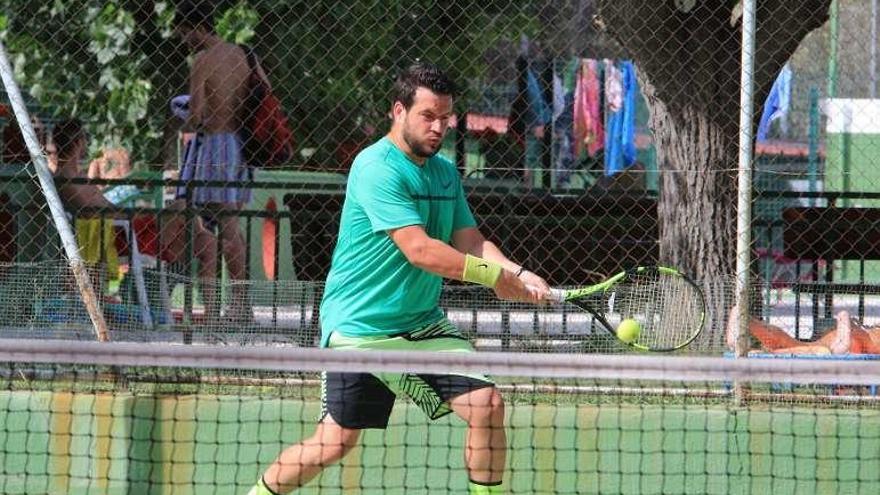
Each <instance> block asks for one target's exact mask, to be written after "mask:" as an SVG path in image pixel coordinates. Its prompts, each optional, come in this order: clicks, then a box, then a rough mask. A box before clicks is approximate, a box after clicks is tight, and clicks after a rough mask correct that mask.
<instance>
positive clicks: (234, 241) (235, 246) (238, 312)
mask: <svg viewBox="0 0 880 495" xmlns="http://www.w3.org/2000/svg"><path fill="white" fill-rule="evenodd" d="M213 206H214V208H215V209H218V210H219V209H225V210H226V211H225V213H228V212H229V211H230V210H232V211H235V212H237V211H239V210H241V207H242V205H241V204H239V203H230V204H225V205H213ZM217 225H218V227H219V241H220V243H221V250H222V254H223V257H224V258H225V259H226V269H227V270H228V272H229V278H230V279H231V280H232V282H233V285H232V303H231V307H230V315H231V316H232V317H233V318H234V319H237V320H243V321H250V320H251V319H252V318H253V313H252V310H251V305H250V297H249V291H248V287H247V285H246V283H235V282H244V281H245V272H246V271H247V270H246V267H245V258H246V256H245V254H246V253H245V250H246V249H247V246H245V243H244V236H242V234H241V226H240V224H239V219H238V216H237V215H234V216H227V215H218V216H217Z"/></svg>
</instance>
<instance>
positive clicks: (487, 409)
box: [449, 387, 507, 493]
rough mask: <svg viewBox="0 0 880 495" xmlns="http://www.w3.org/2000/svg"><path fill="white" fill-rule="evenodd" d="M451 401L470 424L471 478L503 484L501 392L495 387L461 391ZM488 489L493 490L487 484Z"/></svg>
mask: <svg viewBox="0 0 880 495" xmlns="http://www.w3.org/2000/svg"><path fill="white" fill-rule="evenodd" d="M449 404H450V406H451V407H452V410H453V411H454V412H455V413H456V414H457V415H458V416H459V417H461V419H463V420H464V421H465V422H466V423H467V425H468V431H467V440H466V446H465V455H464V459H465V465H466V466H467V469H468V476H469V477H470V480H471V482H475V483H476V484H478V485H482V486H487V487H488V486H498V485H500V484H501V482H502V480H503V476H504V468H505V465H506V463H507V435H506V432H505V430H504V400H503V399H502V398H501V394H500V393H499V392H498V390H497V389H496V388H495V387H485V388H480V389H477V390H474V391H472V392H468V393H465V394H462V395H459V396H458V397H455V398H454V399H452V400H451V401H450V402H449ZM486 493H491V492H490V491H488V488H487V491H486Z"/></svg>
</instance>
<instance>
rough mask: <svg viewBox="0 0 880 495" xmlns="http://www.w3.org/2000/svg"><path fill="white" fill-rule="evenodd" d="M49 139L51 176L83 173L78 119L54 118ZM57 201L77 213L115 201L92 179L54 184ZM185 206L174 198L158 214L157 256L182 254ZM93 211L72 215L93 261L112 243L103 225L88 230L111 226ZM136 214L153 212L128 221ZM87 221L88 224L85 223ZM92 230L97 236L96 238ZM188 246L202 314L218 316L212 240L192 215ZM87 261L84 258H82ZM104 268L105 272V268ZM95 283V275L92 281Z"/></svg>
mask: <svg viewBox="0 0 880 495" xmlns="http://www.w3.org/2000/svg"><path fill="white" fill-rule="evenodd" d="M52 134H53V141H54V143H55V147H56V149H57V154H58V171H57V173H56V176H57V177H62V178H67V179H74V178H84V177H86V173H85V171H84V170H83V168H82V163H83V159H84V157H85V155H86V150H87V149H88V138H87V136H86V133H85V130H84V128H83V125H82V122H81V121H79V120H78V119H68V120H64V121H61V122H59V123H58V124H57V125H56V126H55V128H54V130H53V133H52ZM58 193H59V195H60V196H61V200H62V201H63V202H64V205H65V207H66V208H67V209H68V211H72V212H77V210H79V209H82V208H117V207H118V205H115V204H114V203H112V202H110V201H109V200H108V199H107V198H106V197H105V196H104V193H103V191H102V190H101V189H100V188H98V187H97V186H96V185H94V184H61V185H60V187H59V188H58ZM184 206H185V205H184V204H183V202H182V201H179V200H178V201H175V202H174V203H172V204H170V205H168V206H166V210H168V211H167V213H163V214H162V222H161V226H162V231H161V235H160V238H161V241H162V242H161V246H160V248H159V251H160V253H161V255H162V257H163V259H167V260H168V261H171V262H173V261H178V260H184V259H186V231H185V229H186V228H187V221H186V218H185V217H184V215H183V214H182V213H181V210H182V209H183V207H184ZM104 215H105V216H109V217H111V218H112V217H119V218H128V217H126V216H125V215H123V214H121V213H120V214H116V215H113V214H109V215H108V214H104ZM99 216H100V215H99V214H97V213H92V214H91V215H89V214H88V213H86V214H84V215H79V214H77V221H78V222H79V221H82V222H83V226H82V227H78V228H77V237H78V243H79V244H80V250H81V251H82V252H83V257H84V258H89V259H90V260H91V261H93V262H97V261H99V260H100V258H101V257H108V255H109V256H110V257H113V256H115V248H112V246H113V245H114V243H113V236H112V231H111V235H109V236H108V235H107V234H106V233H105V232H104V230H105V229H100V227H99V229H98V232H99V233H98V234H95V233H94V230H95V229H94V227H93V226H94V225H106V226H108V227H110V228H112V222H110V221H107V219H106V218H105V219H104V221H102V219H101V218H96V217H99ZM140 218H144V219H145V220H147V221H152V222H153V223H154V224H155V225H158V224H159V223H158V222H156V219H155V216H154V215H135V217H134V218H132V219H131V220H132V222H133V223H134V222H137V221H138V220H139V219H140ZM86 222H91V223H88V224H87V223H86ZM98 235H100V236H103V238H102V237H97V236H98ZM193 240H194V251H195V256H196V259H198V261H199V281H200V284H199V286H200V289H201V292H202V299H203V300H204V301H205V310H206V316H207V317H208V319H209V321H210V320H216V319H217V318H218V317H219V306H218V303H217V297H216V290H215V286H216V274H215V269H216V264H217V239H216V237H215V236H214V235H213V234H212V233H211V232H209V231H208V230H207V229H206V228H205V227H204V225H203V224H202V222H201V219H199V218H196V219H195V223H194V236H193ZM100 246H104V247H105V250H110V251H107V252H105V253H101V250H100ZM87 261H88V260H87ZM108 271H110V270H109V269H108ZM97 282H99V283H100V280H97Z"/></svg>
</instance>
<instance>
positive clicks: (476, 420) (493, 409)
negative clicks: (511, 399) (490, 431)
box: [459, 387, 504, 427]
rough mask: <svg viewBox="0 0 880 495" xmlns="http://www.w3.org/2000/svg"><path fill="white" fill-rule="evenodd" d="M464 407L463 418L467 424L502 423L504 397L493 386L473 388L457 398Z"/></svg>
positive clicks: (477, 425)
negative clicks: (473, 389)
mask: <svg viewBox="0 0 880 495" xmlns="http://www.w3.org/2000/svg"><path fill="white" fill-rule="evenodd" d="M459 399H460V400H459V403H460V404H461V403H463V404H464V405H465V406H466V408H465V414H464V418H463V419H464V420H465V421H467V423H468V425H470V426H475V427H480V426H500V425H501V424H503V423H504V398H503V397H502V396H501V393H500V392H498V389H497V388H495V387H486V388H482V389H479V390H475V391H473V392H470V393H468V394H465V395H464V396H462V397H460V398H459Z"/></svg>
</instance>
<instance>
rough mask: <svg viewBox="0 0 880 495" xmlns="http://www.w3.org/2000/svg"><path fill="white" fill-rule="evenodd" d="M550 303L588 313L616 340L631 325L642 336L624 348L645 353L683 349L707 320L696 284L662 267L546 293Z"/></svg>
mask: <svg viewBox="0 0 880 495" xmlns="http://www.w3.org/2000/svg"><path fill="white" fill-rule="evenodd" d="M550 299H551V300H553V301H557V302H565V303H569V304H573V305H574V306H577V307H578V308H580V309H582V310H584V311H586V312H588V313H590V314H591V315H592V316H593V317H594V319H595V321H598V322H599V324H600V325H601V326H602V327H604V328H605V329H606V330H607V331H609V332H610V333H611V334H612V335H614V336H615V337H617V331H616V329H617V326H618V325H619V324H620V322H621V321H623V320H625V319H633V320H635V321H636V322H638V323H639V325H640V326H641V332H639V335H638V337H636V338H635V340H632V341H630V342H624V343H626V344H628V345H630V346H632V347H635V348H637V349H641V350H646V351H659V352H663V351H674V350H676V349H681V348H683V347H685V346H687V345H688V344H690V343H691V342H693V340H694V339H695V338H697V336H698V335H699V334H700V332H702V331H703V325H704V323H705V318H706V301H705V298H704V297H703V292H702V291H701V290H700V288H699V287H697V284H695V283H694V282H693V281H692V280H691V279H689V278H688V277H686V276H685V275H683V274H681V273H680V272H679V271H678V270H675V269H673V268H667V267H663V266H642V267H638V268H632V269H630V270H626V271H623V272H620V273H618V274H617V275H614V276H613V277H611V278H609V279H607V280H605V281H604V282H602V283H599V284H596V285H591V286H589V287H582V288H577V289H570V290H564V289H550Z"/></svg>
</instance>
